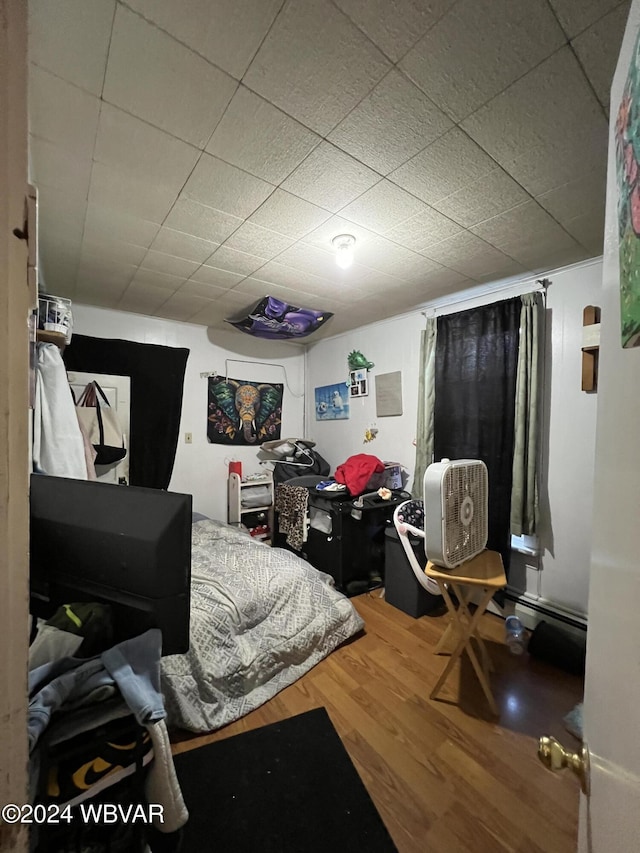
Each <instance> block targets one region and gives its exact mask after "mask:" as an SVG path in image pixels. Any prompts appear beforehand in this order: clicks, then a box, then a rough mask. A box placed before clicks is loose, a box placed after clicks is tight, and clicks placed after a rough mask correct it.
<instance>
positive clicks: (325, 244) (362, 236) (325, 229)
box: [303, 216, 376, 252]
mask: <svg viewBox="0 0 640 853" xmlns="http://www.w3.org/2000/svg"><path fill="white" fill-rule="evenodd" d="M339 234H351V235H352V236H353V237H355V238H356V249H355V251H356V252H357V251H358V247H359V246H361V245H362V244H363V243H364V242H366V241H367V240H368V239H370V238H371V237H375V236H376V235H375V234H374V233H373V231H369V230H368V229H367V228H363V227H362V226H361V225H356V224H355V222H350V221H349V220H348V219H343V218H342V217H341V216H331V217H330V218H329V219H327V221H326V222H323V223H322V225H319V226H318V227H317V228H314V229H313V231H310V232H309V233H308V234H306V235H305V237H304V238H303V242H305V243H308V244H309V245H311V246H318V247H319V248H320V249H326V250H327V251H331V252H332V251H334V250H333V247H332V243H331V241H332V240H333V238H334V237H337V236H338V235H339Z"/></svg>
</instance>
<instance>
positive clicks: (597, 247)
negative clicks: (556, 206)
mask: <svg viewBox="0 0 640 853" xmlns="http://www.w3.org/2000/svg"><path fill="white" fill-rule="evenodd" d="M604 212H605V208H604V204H596V205H592V206H591V207H585V208H584V212H583V213H582V214H581V215H580V216H576V217H574V218H573V219H568V220H567V221H566V222H564V223H563V226H564V228H565V229H566V230H567V231H568V232H569V234H571V236H572V237H575V239H576V240H577V241H578V243H580V245H581V246H584V248H585V249H586V250H587V253H588V256H589V257H596V256H597V255H601V254H602V252H603V245H604Z"/></svg>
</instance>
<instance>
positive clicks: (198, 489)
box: [71, 304, 304, 520]
mask: <svg viewBox="0 0 640 853" xmlns="http://www.w3.org/2000/svg"><path fill="white" fill-rule="evenodd" d="M73 320H74V334H79V335H89V336H91V337H96V338H122V339H124V340H129V341H137V342H140V343H149V344H160V345H163V346H169V347H187V348H188V349H189V350H190V354H189V358H188V360H187V368H186V373H185V380H184V397H183V403H182V418H181V422H180V437H179V440H178V449H177V453H176V459H175V465H174V468H173V476H172V477H171V483H170V485H169V488H170V490H171V491H176V492H189V493H191V494H192V495H193V508H194V510H197V511H198V512H202V513H205V514H206V515H209V516H212V517H213V518H220V519H223V520H225V519H226V517H227V497H226V495H227V491H226V488H227V487H226V482H227V470H228V467H227V463H228V460H229V459H231V458H233V459H239V460H240V461H241V462H242V465H243V473H245V474H252V473H256V472H258V471H260V470H261V469H260V465H259V461H258V458H257V455H256V449H255V448H253V447H234V448H229V447H225V446H224V445H219V444H209V443H208V441H207V385H208V383H207V380H206V379H203V378H201V377H200V373H210V372H213V371H216V372H217V373H219V374H221V375H227V370H228V375H229V376H230V377H232V378H239V379H247V380H250V381H253V380H255V381H259V382H283V383H285V389H284V398H283V420H282V436H283V438H284V437H287V436H301V435H302V434H303V431H304V430H303V420H304V399H303V397H302V395H303V394H304V352H303V350H302V348H301V347H299V346H297V345H295V344H289V343H281V342H277V341H262V340H258V339H256V338H251V337H249V336H248V335H244V334H242V333H241V332H237V331H228V332H227V331H213V330H210V329H207V328H206V327H205V326H197V325H193V324H190V323H179V322H175V321H172V320H164V319H160V318H155V317H143V316H140V315H138V314H130V313H126V312H123V311H111V310H107V309H103V308H93V307H88V306H86V305H79V304H74V306H73ZM71 346H73V340H72V342H71ZM226 359H240V360H249V361H251V362H252V363H250V364H242V363H236V362H233V361H231V362H229V363H228V366H227V365H226V364H225V360H226ZM276 365H282V366H283V367H279V366H276ZM285 371H286V376H285ZM296 395H298V396H296ZM187 432H190V433H192V435H193V443H192V444H185V441H184V436H185V433H187Z"/></svg>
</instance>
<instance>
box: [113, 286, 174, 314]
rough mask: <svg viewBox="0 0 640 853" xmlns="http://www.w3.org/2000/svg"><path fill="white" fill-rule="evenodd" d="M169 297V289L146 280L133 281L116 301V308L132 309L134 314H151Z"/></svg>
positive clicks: (120, 309)
mask: <svg viewBox="0 0 640 853" xmlns="http://www.w3.org/2000/svg"><path fill="white" fill-rule="evenodd" d="M170 297H171V290H166V289H165V288H164V287H156V286H155V285H153V284H148V283H146V282H137V281H133V282H131V284H130V285H129V287H128V288H127V289H126V290H125V292H124V293H123V295H122V298H121V299H120V302H119V303H118V310H119V311H133V312H134V313H136V314H153V313H154V312H155V311H157V310H158V308H159V307H160V306H161V305H162V304H163V303H164V302H166V301H167V299H169V298H170Z"/></svg>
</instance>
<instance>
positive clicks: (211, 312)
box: [189, 300, 229, 327]
mask: <svg viewBox="0 0 640 853" xmlns="http://www.w3.org/2000/svg"><path fill="white" fill-rule="evenodd" d="M207 303H208V304H207V305H206V306H205V307H204V308H201V309H200V310H199V311H198V312H197V313H195V314H194V315H193V317H192V318H191V320H190V321H189V322H191V323H198V324H199V325H202V326H212V327H214V326H215V327H217V326H219V325H220V324H223V323H224V320H225V318H226V317H227V316H228V315H229V307H228V304H227V303H222V302H220V301H219V300H216V301H215V302H211V301H210V300H207Z"/></svg>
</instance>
